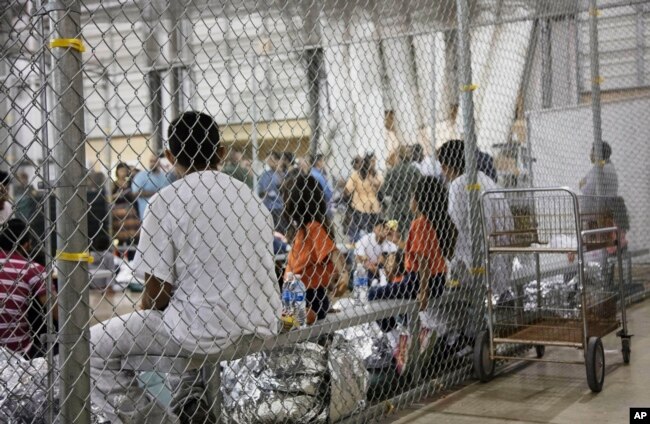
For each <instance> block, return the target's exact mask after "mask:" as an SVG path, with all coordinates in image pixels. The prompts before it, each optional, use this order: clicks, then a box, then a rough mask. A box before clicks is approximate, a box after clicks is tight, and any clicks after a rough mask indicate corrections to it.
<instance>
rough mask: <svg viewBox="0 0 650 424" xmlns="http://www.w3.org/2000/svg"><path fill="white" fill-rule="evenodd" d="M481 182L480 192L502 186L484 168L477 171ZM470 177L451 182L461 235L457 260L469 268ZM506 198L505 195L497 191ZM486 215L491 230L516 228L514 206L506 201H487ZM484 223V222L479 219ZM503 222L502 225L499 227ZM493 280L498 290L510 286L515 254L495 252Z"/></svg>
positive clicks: (452, 208)
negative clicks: (513, 255)
mask: <svg viewBox="0 0 650 424" xmlns="http://www.w3.org/2000/svg"><path fill="white" fill-rule="evenodd" d="M477 182H478V184H480V186H481V191H480V193H483V192H485V191H487V190H494V189H498V188H499V186H498V185H497V184H496V183H495V182H494V181H493V180H492V179H491V178H490V177H488V176H487V175H485V174H484V173H482V172H478V174H477ZM467 183H468V178H467V174H463V175H461V176H460V177H458V178H456V179H455V180H454V181H452V182H451V184H449V206H448V208H449V209H448V211H449V216H450V217H451V220H452V221H453V223H454V225H456V229H457V230H458V238H457V239H456V249H455V251H454V257H453V259H454V261H462V262H463V263H464V264H465V266H466V267H467V269H471V268H472V234H471V220H470V214H469V192H468V191H467ZM495 197H499V198H503V195H495ZM483 213H484V217H485V219H486V223H487V227H488V232H493V231H494V230H499V231H506V230H512V229H513V228H514V219H513V218H512V213H511V211H510V208H509V207H508V206H507V203H506V202H501V201H497V202H486V203H485V209H483ZM478 225H482V223H480V222H479V223H478ZM496 226H499V227H501V228H495V227H496ZM483 251H484V246H483V240H481V252H483ZM490 271H491V274H492V276H493V278H492V281H493V284H495V286H494V288H495V290H496V291H497V293H500V292H502V291H504V290H505V289H507V288H508V283H509V281H508V280H509V279H510V276H511V274H512V258H511V257H510V255H494V256H493V257H492V261H491V268H490Z"/></svg>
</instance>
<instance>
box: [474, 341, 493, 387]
mask: <svg viewBox="0 0 650 424" xmlns="http://www.w3.org/2000/svg"><path fill="white" fill-rule="evenodd" d="M474 371H475V373H476V376H477V377H478V379H479V380H481V381H482V382H483V383H486V382H488V381H490V380H492V377H493V376H494V361H493V360H492V358H490V333H489V332H488V331H487V330H483V331H481V332H480V333H478V336H477V337H476V342H475V343H474Z"/></svg>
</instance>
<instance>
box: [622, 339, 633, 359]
mask: <svg viewBox="0 0 650 424" xmlns="http://www.w3.org/2000/svg"><path fill="white" fill-rule="evenodd" d="M631 342H632V340H630V339H629V338H623V339H621V344H622V345H623V348H622V349H621V352H623V362H625V363H626V364H629V363H630V354H631V353H632V351H631V350H630V344H631Z"/></svg>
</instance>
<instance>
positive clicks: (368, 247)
mask: <svg viewBox="0 0 650 424" xmlns="http://www.w3.org/2000/svg"><path fill="white" fill-rule="evenodd" d="M395 252H397V245H395V243H392V242H390V241H388V240H385V241H384V242H383V243H379V242H378V241H377V236H375V233H374V232H372V233H368V234H366V235H364V236H363V237H361V238H360V239H359V241H358V242H357V243H356V244H355V246H354V254H355V256H363V257H365V258H367V259H368V260H369V261H370V263H373V264H376V263H377V262H379V258H380V257H381V255H382V254H383V253H395Z"/></svg>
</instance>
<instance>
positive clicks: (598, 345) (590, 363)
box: [585, 337, 605, 393]
mask: <svg viewBox="0 0 650 424" xmlns="http://www.w3.org/2000/svg"><path fill="white" fill-rule="evenodd" d="M585 359H586V361H585V363H586V365H587V383H588V384H589V388H590V389H591V391H592V392H594V393H599V392H600V391H601V390H603V383H604V382H605V350H604V349H603V342H602V341H601V340H600V337H590V338H589V342H588V343H587V356H586V358H585Z"/></svg>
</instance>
